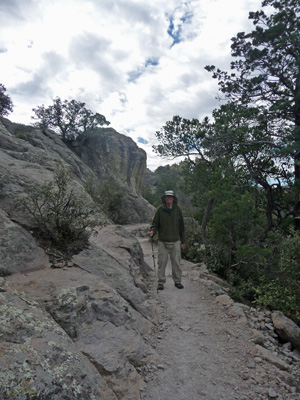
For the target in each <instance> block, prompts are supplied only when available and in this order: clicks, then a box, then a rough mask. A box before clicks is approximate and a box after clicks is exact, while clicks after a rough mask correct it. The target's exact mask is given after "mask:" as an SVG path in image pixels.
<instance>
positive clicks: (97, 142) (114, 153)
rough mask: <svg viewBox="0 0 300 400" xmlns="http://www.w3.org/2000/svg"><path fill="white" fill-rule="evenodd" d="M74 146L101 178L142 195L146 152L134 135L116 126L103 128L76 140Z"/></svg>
mask: <svg viewBox="0 0 300 400" xmlns="http://www.w3.org/2000/svg"><path fill="white" fill-rule="evenodd" d="M73 148H74V151H75V152H76V154H78V156H79V157H80V159H81V160H82V161H83V162H84V163H85V164H86V165H88V166H89V167H90V168H91V169H92V170H93V171H94V172H95V174H96V175H97V177H98V178H99V179H101V180H107V179H113V181H114V182H115V183H116V184H117V185H119V186H121V187H124V189H127V190H128V189H130V190H131V191H132V192H133V193H134V194H136V195H138V196H140V195H141V186H142V182H143V177H144V173H145V170H146V153H145V152H144V150H142V149H140V148H139V147H137V145H136V144H135V143H134V141H133V140H132V139H131V138H129V137H127V136H124V135H120V134H119V133H117V132H116V131H115V130H114V129H112V128H102V129H97V130H94V131H92V132H90V133H89V134H88V135H87V136H85V137H83V138H81V139H80V140H79V141H75V142H73Z"/></svg>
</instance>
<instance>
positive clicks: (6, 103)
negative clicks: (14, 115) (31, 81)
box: [0, 83, 13, 117]
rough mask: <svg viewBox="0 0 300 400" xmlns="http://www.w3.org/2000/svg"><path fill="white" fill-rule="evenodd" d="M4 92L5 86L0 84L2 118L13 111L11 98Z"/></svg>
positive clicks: (0, 113) (0, 111) (0, 112)
mask: <svg viewBox="0 0 300 400" xmlns="http://www.w3.org/2000/svg"><path fill="white" fill-rule="evenodd" d="M5 92H6V88H5V86H4V85H2V83H0V115H1V116H2V117H3V116H4V115H8V114H9V113H10V112H12V111H13V103H12V101H11V98H10V97H9V96H8V95H7V94H6V93H5Z"/></svg>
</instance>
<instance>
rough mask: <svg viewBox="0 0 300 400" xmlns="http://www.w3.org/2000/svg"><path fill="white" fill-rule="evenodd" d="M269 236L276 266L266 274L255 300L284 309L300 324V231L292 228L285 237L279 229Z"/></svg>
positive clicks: (258, 302)
mask: <svg viewBox="0 0 300 400" xmlns="http://www.w3.org/2000/svg"><path fill="white" fill-rule="evenodd" d="M269 240H270V241H271V242H272V245H273V258H272V259H271V260H272V261H271V262H272V264H273V268H272V269H268V270H267V271H266V272H265V274H263V275H262V278H261V281H260V283H259V285H258V286H257V287H256V294H255V302H256V303H257V304H258V305H260V306H263V307H268V308H270V309H272V310H280V311H282V312H283V313H285V314H286V315H287V316H289V317H291V318H293V319H294V320H295V321H296V322H297V323H298V324H299V325H300V268H299V266H300V254H299V248H300V234H299V232H294V231H291V232H290V234H289V235H288V236H287V237H282V236H281V235H280V234H279V233H278V232H276V233H275V234H274V235H272V237H270V238H269Z"/></svg>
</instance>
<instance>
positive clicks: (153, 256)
mask: <svg viewBox="0 0 300 400" xmlns="http://www.w3.org/2000/svg"><path fill="white" fill-rule="evenodd" d="M151 247H152V258H153V265H154V273H155V276H156V265H155V255H154V248H153V237H151Z"/></svg>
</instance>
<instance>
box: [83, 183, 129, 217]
mask: <svg viewBox="0 0 300 400" xmlns="http://www.w3.org/2000/svg"><path fill="white" fill-rule="evenodd" d="M85 189H86V191H87V192H88V193H89V195H90V196H91V197H92V199H93V200H94V202H95V203H96V204H97V205H98V206H99V207H100V209H101V210H102V211H103V212H104V213H105V214H106V215H107V216H108V218H109V219H111V220H112V221H113V222H115V223H121V222H120V221H119V211H120V208H121V207H122V202H123V197H124V191H123V189H121V188H120V187H118V186H117V184H115V183H114V182H112V181H101V182H99V181H97V180H96V179H95V178H94V177H93V176H90V177H89V179H88V180H87V182H86V184H85Z"/></svg>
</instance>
